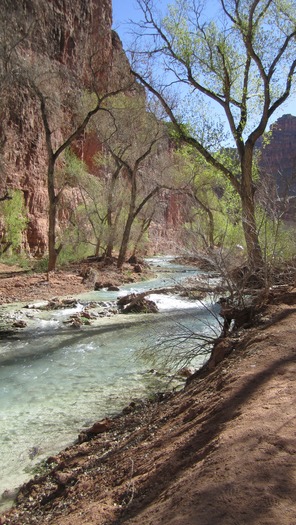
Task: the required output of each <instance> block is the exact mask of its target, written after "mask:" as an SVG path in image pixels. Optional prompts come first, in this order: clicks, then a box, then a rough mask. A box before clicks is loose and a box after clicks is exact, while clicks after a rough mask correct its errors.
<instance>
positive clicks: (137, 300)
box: [117, 293, 158, 314]
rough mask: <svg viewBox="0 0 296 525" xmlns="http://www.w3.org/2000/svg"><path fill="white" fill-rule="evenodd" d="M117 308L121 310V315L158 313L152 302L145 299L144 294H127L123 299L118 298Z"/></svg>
mask: <svg viewBox="0 0 296 525" xmlns="http://www.w3.org/2000/svg"><path fill="white" fill-rule="evenodd" d="M117 304H118V306H119V307H120V308H121V311H122V313H125V314H128V313H133V314H138V313H141V314H151V313H153V314H156V313H158V307H157V306H156V304H155V302H154V301H151V300H150V299H146V298H145V293H142V294H138V295H137V294H135V293H132V294H129V295H125V296H124V297H120V299H118V301H117Z"/></svg>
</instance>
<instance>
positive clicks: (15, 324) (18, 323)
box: [12, 319, 27, 328]
mask: <svg viewBox="0 0 296 525" xmlns="http://www.w3.org/2000/svg"><path fill="white" fill-rule="evenodd" d="M12 326H13V327H14V328H26V326H27V323H26V321H23V320H22V319H19V320H17V321H14V322H13V323H12Z"/></svg>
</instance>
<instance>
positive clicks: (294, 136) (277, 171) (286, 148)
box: [258, 115, 296, 196]
mask: <svg viewBox="0 0 296 525" xmlns="http://www.w3.org/2000/svg"><path fill="white" fill-rule="evenodd" d="M258 142H259V141H258ZM295 145H296V117H295V116H293V115H283V116H282V117H281V118H279V119H278V120H277V121H276V122H275V123H274V124H273V125H272V126H271V129H270V140H269V142H268V143H267V144H266V145H264V147H262V140H261V141H260V142H259V147H260V149H261V160H260V166H261V169H262V170H263V172H265V173H267V174H269V175H272V177H273V178H274V179H275V181H276V184H277V187H278V191H279V194H280V196H285V194H289V195H296V146H295Z"/></svg>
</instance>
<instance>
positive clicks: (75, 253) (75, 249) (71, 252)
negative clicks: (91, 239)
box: [59, 242, 93, 266]
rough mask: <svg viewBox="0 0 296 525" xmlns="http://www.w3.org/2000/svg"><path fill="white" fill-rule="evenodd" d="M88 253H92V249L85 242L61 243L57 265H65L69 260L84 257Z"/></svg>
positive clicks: (77, 259) (72, 260)
mask: <svg viewBox="0 0 296 525" xmlns="http://www.w3.org/2000/svg"><path fill="white" fill-rule="evenodd" d="M88 255H93V249H91V247H90V246H89V245H87V244H86V243H82V242H76V243H74V244H72V243H67V244H65V245H63V249H62V251H61V253H60V256H59V266H64V265H67V264H69V263H71V262H75V261H80V260H81V259H85V258H86V257H88Z"/></svg>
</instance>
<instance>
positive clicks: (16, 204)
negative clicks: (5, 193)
mask: <svg viewBox="0 0 296 525" xmlns="http://www.w3.org/2000/svg"><path fill="white" fill-rule="evenodd" d="M11 197H12V198H11V199H10V200H6V201H3V202H1V203H0V214H1V217H2V221H3V224H4V230H5V233H4V238H3V239H2V244H3V248H5V246H7V245H9V246H10V247H11V249H12V251H14V252H16V251H19V250H20V248H21V244H22V234H23V232H24V231H25V229H26V227H27V223H28V219H27V215H26V209H25V203H24V197H23V193H22V192H21V191H20V190H14V191H13V192H12V193H11Z"/></svg>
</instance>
